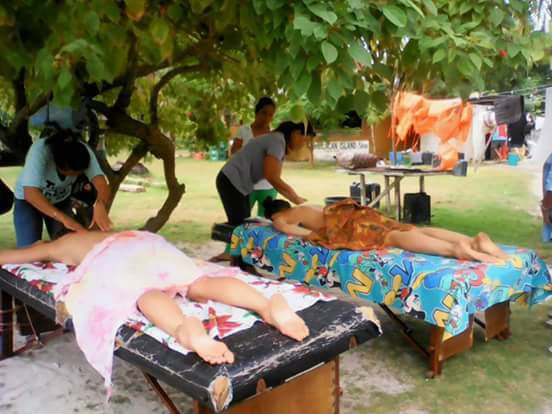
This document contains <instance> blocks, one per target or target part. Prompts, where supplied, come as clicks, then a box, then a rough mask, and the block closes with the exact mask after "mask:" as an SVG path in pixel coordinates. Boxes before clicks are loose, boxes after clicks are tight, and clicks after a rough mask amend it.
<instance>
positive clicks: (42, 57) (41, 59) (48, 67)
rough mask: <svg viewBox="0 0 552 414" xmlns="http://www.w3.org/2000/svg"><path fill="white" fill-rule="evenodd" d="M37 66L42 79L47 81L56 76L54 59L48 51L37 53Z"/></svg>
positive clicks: (44, 49) (42, 50)
mask: <svg viewBox="0 0 552 414" xmlns="http://www.w3.org/2000/svg"><path fill="white" fill-rule="evenodd" d="M35 66H36V68H37V72H38V74H39V75H40V76H41V77H42V79H44V80H46V81H47V80H49V79H51V78H52V77H53V76H54V73H55V69H54V57H53V56H52V53H51V52H50V51H49V50H48V49H46V48H43V49H41V50H40V51H39V52H38V53H37V55H36V63H35Z"/></svg>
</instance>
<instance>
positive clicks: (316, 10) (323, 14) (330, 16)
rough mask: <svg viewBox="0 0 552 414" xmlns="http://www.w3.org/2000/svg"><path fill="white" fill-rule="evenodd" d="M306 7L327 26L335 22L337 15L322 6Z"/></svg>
mask: <svg viewBox="0 0 552 414" xmlns="http://www.w3.org/2000/svg"><path fill="white" fill-rule="evenodd" d="M307 7H308V9H309V10H310V11H311V12H312V13H313V14H315V15H317V16H318V17H320V18H321V19H322V20H325V21H327V22H328V23H329V24H334V23H335V22H336V21H337V15H336V14H335V13H334V12H333V11H331V10H329V9H328V8H327V7H326V6H325V5H323V4H320V3H317V4H307Z"/></svg>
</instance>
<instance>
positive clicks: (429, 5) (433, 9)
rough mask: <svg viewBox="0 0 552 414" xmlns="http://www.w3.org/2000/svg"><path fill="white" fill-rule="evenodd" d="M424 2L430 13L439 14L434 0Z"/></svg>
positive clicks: (424, 0)
mask: <svg viewBox="0 0 552 414" xmlns="http://www.w3.org/2000/svg"><path fill="white" fill-rule="evenodd" d="M423 3H424V6H425V8H426V10H427V11H428V13H429V14H432V15H433V16H437V13H438V12H437V7H436V6H435V3H433V0H423Z"/></svg>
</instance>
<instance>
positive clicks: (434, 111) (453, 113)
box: [391, 92, 473, 143]
mask: <svg viewBox="0 0 552 414" xmlns="http://www.w3.org/2000/svg"><path fill="white" fill-rule="evenodd" d="M472 117H473V109H472V106H471V104H469V103H463V102H462V100H461V99H460V98H457V99H439V100H436V99H426V98H424V97H423V96H420V95H415V94H413V93H409V92H400V93H398V94H397V95H396V96H395V101H394V103H393V115H392V119H391V134H392V137H394V138H396V139H397V141H399V142H401V141H402V142H404V141H406V139H407V136H408V134H409V132H410V131H414V132H415V133H416V134H418V135H420V136H422V135H426V134H429V133H434V134H435V135H437V136H438V137H439V138H440V139H441V142H443V143H444V142H447V141H448V140H450V139H452V138H456V139H457V140H459V141H460V142H466V140H467V138H468V134H469V133H470V128H471V124H472Z"/></svg>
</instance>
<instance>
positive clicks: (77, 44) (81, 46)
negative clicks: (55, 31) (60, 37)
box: [60, 39, 90, 55]
mask: <svg viewBox="0 0 552 414" xmlns="http://www.w3.org/2000/svg"><path fill="white" fill-rule="evenodd" d="M89 46H90V44H89V43H88V42H87V41H86V40H84V39H75V40H73V41H72V42H69V43H67V44H66V45H65V46H63V47H62V48H61V49H60V53H64V52H65V53H70V54H73V55H82V54H83V53H84V51H85V49H87V48H88V47H89Z"/></svg>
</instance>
